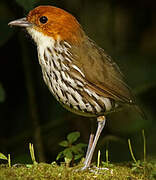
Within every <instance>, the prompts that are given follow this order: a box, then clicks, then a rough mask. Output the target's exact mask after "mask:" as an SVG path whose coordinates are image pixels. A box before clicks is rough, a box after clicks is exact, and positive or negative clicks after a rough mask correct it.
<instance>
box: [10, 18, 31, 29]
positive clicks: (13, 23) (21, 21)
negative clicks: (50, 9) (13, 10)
mask: <svg viewBox="0 0 156 180" xmlns="http://www.w3.org/2000/svg"><path fill="white" fill-rule="evenodd" d="M8 25H9V26H20V27H30V26H32V23H30V22H28V21H27V19H26V18H21V19H17V20H14V21H11V22H9V23H8Z"/></svg>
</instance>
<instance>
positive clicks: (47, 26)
mask: <svg viewBox="0 0 156 180" xmlns="http://www.w3.org/2000/svg"><path fill="white" fill-rule="evenodd" d="M20 20H22V21H23V23H22V22H20ZM17 21H19V22H18V23H16V22H17ZM17 21H12V22H10V23H9V24H10V25H17V26H23V27H26V28H27V30H28V32H29V33H30V32H31V31H30V30H31V29H33V30H36V31H37V32H41V33H43V34H44V35H46V36H50V37H52V38H53V39H55V40H57V39H62V40H67V41H68V40H69V41H72V42H76V41H78V39H79V38H80V37H81V35H82V34H83V31H82V29H81V26H80V24H79V23H78V22H77V20H76V19H75V17H74V16H72V15H71V14H70V13H68V12H66V11H64V10H63V9H60V8H56V7H54V6H38V7H36V8H35V9H33V10H32V11H30V12H29V14H28V15H27V17H26V18H23V19H19V20H17ZM30 34H31V33H30Z"/></svg>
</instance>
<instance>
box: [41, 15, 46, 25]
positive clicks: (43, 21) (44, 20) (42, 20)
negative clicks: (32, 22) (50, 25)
mask: <svg viewBox="0 0 156 180" xmlns="http://www.w3.org/2000/svg"><path fill="white" fill-rule="evenodd" d="M47 21H48V18H47V17H46V16H42V17H40V22H41V23H42V24H45V23H46V22H47Z"/></svg>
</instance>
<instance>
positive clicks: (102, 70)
mask: <svg viewBox="0 0 156 180" xmlns="http://www.w3.org/2000/svg"><path fill="white" fill-rule="evenodd" d="M73 51H74V53H73V54H75V57H74V59H75V60H74V61H75V62H74V63H75V64H76V65H77V66H78V67H80V69H81V71H82V72H83V73H84V75H85V79H86V82H87V86H89V87H90V88H92V89H93V90H94V91H95V92H96V93H98V94H99V95H102V96H104V97H109V98H112V99H114V100H116V101H118V102H122V103H128V104H131V103H132V104H133V103H134V97H133V95H132V93H131V91H130V89H129V88H128V86H127V84H126V83H125V81H124V77H123V74H122V73H121V72H120V70H119V67H118V66H117V65H116V63H115V62H114V61H113V60H112V59H111V58H110V57H109V56H108V55H107V54H106V53H105V52H104V50H103V49H101V48H99V47H98V46H97V45H96V44H95V43H94V42H93V41H91V40H90V39H89V38H88V37H86V39H85V41H84V42H83V43H82V45H81V46H77V47H74V48H73Z"/></svg>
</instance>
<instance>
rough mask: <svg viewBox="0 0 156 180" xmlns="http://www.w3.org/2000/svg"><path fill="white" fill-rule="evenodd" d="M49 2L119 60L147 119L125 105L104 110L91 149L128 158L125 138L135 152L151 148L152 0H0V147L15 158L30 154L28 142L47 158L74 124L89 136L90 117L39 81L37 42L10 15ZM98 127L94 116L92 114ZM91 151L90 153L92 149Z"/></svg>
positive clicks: (154, 87)
mask: <svg viewBox="0 0 156 180" xmlns="http://www.w3.org/2000/svg"><path fill="white" fill-rule="evenodd" d="M46 4H48V5H53V6H57V7H60V8H63V9H65V10H67V11H68V12H70V13H71V14H73V15H74V16H75V17H76V18H77V19H78V21H79V22H80V24H81V25H82V27H83V28H84V30H85V32H86V33H87V34H88V36H89V37H90V38H92V39H93V40H94V41H96V42H97V44H98V45H100V46H101V47H102V48H104V49H105V50H106V51H107V52H108V54H109V55H111V56H112V57H113V59H115V61H116V62H117V63H118V64H119V66H120V68H121V70H122V72H123V73H124V74H125V76H126V79H127V81H128V84H129V86H130V87H131V88H132V91H133V92H134V94H135V95H136V97H137V101H138V104H139V105H140V107H141V108H142V109H143V110H144V112H145V114H146V116H147V119H146V120H144V119H142V118H141V117H140V116H139V115H138V114H137V113H136V112H134V111H133V110H131V109H129V110H127V109H125V110H123V111H122V112H117V113H114V114H112V115H109V116H108V117H107V124H106V127H105V130H104V132H103V134H102V136H101V138H100V141H99V144H98V147H97V150H98V149H100V150H101V154H102V160H105V148H106V146H108V149H109V154H110V155H109V156H110V161H118V162H119V161H127V160H131V157H130V153H129V150H128V144H127V138H129V137H130V138H131V141H132V147H133V149H134V153H135V155H136V158H137V159H141V158H142V157H143V141H142V135H141V130H142V129H145V133H146V140H147V154H148V156H150V157H154V156H155V155H156V153H155V152H156V141H155V138H156V134H155V132H156V119H155V116H156V108H155V103H156V102H155V101H156V21H155V19H156V8H155V7H156V1H154V0H153V1H152V0H149V1H146V0H138V1H128V0H126V1H125V0H117V1H113V0H96V1H92V0H73V1H71V0H61V1H58V0H53V1H50V0H49V1H48V0H12V1H10V0H1V1H0V29H1V30H0V152H2V153H4V154H7V153H11V158H12V160H13V162H14V163H17V162H18V163H22V162H24V163H26V162H29V161H30V155H29V150H28V143H29V142H32V143H33V144H34V146H35V152H36V156H37V159H38V160H40V161H46V162H52V161H54V160H55V159H56V156H57V154H58V153H59V152H60V150H62V149H61V147H59V145H58V143H59V142H60V141H62V140H64V139H65V138H66V135H67V134H68V133H70V132H73V131H79V132H80V133H81V138H80V140H79V141H80V142H83V143H88V138H89V133H90V128H91V123H90V121H89V119H88V118H82V117H80V116H76V115H74V114H72V113H70V112H68V111H66V110H65V109H63V108H62V107H61V106H60V104H59V103H58V102H56V100H55V99H54V98H53V96H52V95H51V94H50V92H49V90H48V88H47V87H46V85H45V84H44V82H43V79H42V74H41V69H40V66H39V63H38V59H37V51H36V46H35V44H34V43H33V41H32V40H31V38H30V37H29V36H28V35H27V34H26V33H25V32H24V31H23V30H21V29H20V28H10V27H8V25H7V24H8V22H9V21H11V20H14V19H18V18H21V17H24V16H26V14H27V13H28V12H29V10H31V9H33V8H34V7H35V6H37V5H46ZM95 127H96V120H95ZM95 158H96V153H95Z"/></svg>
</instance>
